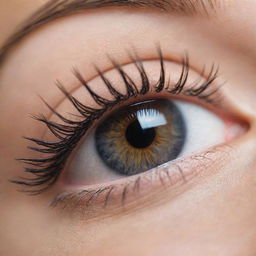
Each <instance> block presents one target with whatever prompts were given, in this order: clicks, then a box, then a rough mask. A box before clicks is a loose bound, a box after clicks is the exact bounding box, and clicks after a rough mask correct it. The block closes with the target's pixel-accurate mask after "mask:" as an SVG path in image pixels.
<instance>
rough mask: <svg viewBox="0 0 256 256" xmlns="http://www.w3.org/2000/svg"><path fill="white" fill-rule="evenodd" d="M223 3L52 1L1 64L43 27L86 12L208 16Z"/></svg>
mask: <svg viewBox="0 0 256 256" xmlns="http://www.w3.org/2000/svg"><path fill="white" fill-rule="evenodd" d="M220 3H221V1H220V0H55V1H53V0H49V1H48V2H47V3H46V4H45V5H43V6H42V7H41V8H40V9H39V10H37V11H36V12H35V13H34V14H32V15H31V16H30V17H29V18H28V19H27V20H26V21H25V22H24V23H23V24H22V25H21V26H20V28H19V29H18V30H17V31H16V32H14V33H13V34H12V35H11V36H10V37H9V39H7V41H6V42H5V43H4V45H3V46H2V47H1V48H0V64H1V63H2V62H3V60H4V59H5V57H6V55H7V54H8V52H9V51H10V49H11V48H13V47H14V46H15V45H16V44H17V43H18V42H20V41H21V40H22V39H23V38H24V37H26V36H27V35H29V34H30V33H32V32H33V31H35V30H37V29H38V28H39V27H42V26H43V25H45V24H47V23H49V22H51V21H53V20H55V19H58V18H61V17H64V16H68V15H71V14H75V13H81V12H82V11H84V10H91V9H99V8H106V7H135V8H143V9H145V8H154V9H159V10H162V11H166V12H171V13H177V14H184V15H196V14H199V15H206V16H209V15H210V14H211V13H214V12H216V10H218V9H220V7H221V4H220Z"/></svg>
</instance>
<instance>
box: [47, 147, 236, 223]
mask: <svg viewBox="0 0 256 256" xmlns="http://www.w3.org/2000/svg"><path fill="white" fill-rule="evenodd" d="M223 154H224V155H225V158H224V157H223ZM232 155H233V147H232V145H231V144H230V145H227V144H222V145H218V146H215V147H212V148H210V149H208V150H207V151H206V152H200V153H197V154H193V155H191V156H188V157H185V158H182V159H177V160H175V161H173V162H172V163H166V164H164V165H161V166H159V167H156V168H154V169H152V170H150V171H148V172H145V173H142V174H139V175H135V176H131V177H128V178H126V179H122V180H117V181H116V182H114V183H113V182H112V183H111V184H102V185H94V186H89V187H86V189H83V188H78V189H77V188H76V189H74V188H72V187H70V188H68V187H66V188H65V190H64V191H62V192H60V193H59V194H58V195H57V196H56V197H55V198H54V199H53V201H52V202H51V207H53V208H57V209H58V210H62V209H63V208H64V209H65V210H66V211H65V213H67V214H69V215H70V214H71V215H72V216H76V217H77V216H80V218H83V219H86V220H89V219H91V218H97V217H98V216H100V217H104V216H106V215H109V214H111V215H112V214H113V213H115V214H118V213H123V212H124V211H127V210H130V211H132V210H134V209H136V208H143V207H147V206H152V205H155V204H161V203H163V201H164V200H171V199H172V198H175V197H176V196H178V195H180V194H181V193H183V192H185V191H186V190H187V189H189V188H190V187H191V186H192V185H193V182H195V183H196V181H194V178H196V177H198V178H199V179H200V174H201V172H204V174H203V176H202V177H204V176H209V175H214V173H216V172H217V171H219V170H220V169H221V167H223V166H224V165H225V164H226V163H228V162H229V161H230V159H231V158H232ZM224 159H225V160H224ZM223 160H224V161H223ZM197 182H198V181H197ZM65 191H72V192H65ZM163 193H164V194H168V196H163V195H162V194H163Z"/></svg>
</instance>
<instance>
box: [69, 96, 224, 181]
mask: <svg viewBox="0 0 256 256" xmlns="http://www.w3.org/2000/svg"><path fill="white" fill-rule="evenodd" d="M172 102H173V103H174V104H175V105H176V106H177V108H178V109H179V111H180V112H181V114H182V117H183V119H184V122H185V126H186V139H185V144H184V146H183V149H182V152H181V154H180V155H179V156H178V158H181V157H185V156H187V155H190V154H193V153H195V152H198V151H201V150H204V149H207V148H209V147H211V146H214V145H217V144H220V143H223V142H224V141H225V124H224V122H223V120H221V118H219V117H218V116H217V115H215V114H214V113H212V112H210V111H208V110H207V109H205V108H204V107H201V106H199V105H196V104H193V103H189V102H185V101H181V100H172ZM139 118H140V119H141V121H143V123H145V124H147V123H150V122H149V121H150V120H148V119H146V117H145V115H143V113H141V114H140V115H139ZM164 120H165V119H164V117H161V116H160V117H159V120H157V121H159V122H160V123H161V122H164ZM150 124H151V123H150ZM151 125H152V124H151ZM122 177H123V176H122V175H121V174H117V173H115V172H113V171H112V170H110V169H109V168H108V167H106V166H105V164H104V163H103V162H102V160H101V159H100V156H99V155H98V153H97V150H96V147H95V138H94V133H91V134H90V135H89V136H88V137H87V138H86V139H85V140H84V142H83V143H82V144H81V146H80V147H79V149H78V151H77V152H75V154H74V158H73V159H72V161H71V164H70V166H69V170H68V173H67V179H68V182H69V183H71V184H85V183H86V184H87V185H90V184H99V183H104V182H109V181H112V180H116V179H118V178H122Z"/></svg>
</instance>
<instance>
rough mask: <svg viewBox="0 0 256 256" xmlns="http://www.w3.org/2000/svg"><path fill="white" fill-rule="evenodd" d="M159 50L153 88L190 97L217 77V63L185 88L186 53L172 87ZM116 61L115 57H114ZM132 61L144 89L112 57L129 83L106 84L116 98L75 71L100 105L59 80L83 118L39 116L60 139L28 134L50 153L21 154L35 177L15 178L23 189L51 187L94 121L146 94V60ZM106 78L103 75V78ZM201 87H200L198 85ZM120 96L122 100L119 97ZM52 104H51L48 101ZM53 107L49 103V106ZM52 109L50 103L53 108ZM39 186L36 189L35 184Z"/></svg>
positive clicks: (32, 191)
mask: <svg viewBox="0 0 256 256" xmlns="http://www.w3.org/2000/svg"><path fill="white" fill-rule="evenodd" d="M158 54H159V62H160V75H159V79H158V82H156V84H155V85H154V86H153V89H152V90H153V92H155V93H156V94H157V93H160V92H161V91H163V90H166V91H167V92H168V93H170V94H181V93H183V94H184V95H186V96H188V95H190V96H191V97H199V96H203V95H204V93H207V89H208V88H209V87H210V85H211V84H212V83H213V82H214V80H215V79H216V78H217V70H216V72H214V70H215V67H214V66H213V67H212V69H211V72H210V74H209V75H208V76H207V79H208V80H209V81H210V82H209V81H208V83H205V82H204V83H203V84H202V85H197V87H196V86H195V85H194V87H193V88H190V89H187V88H186V89H185V88H184V87H185V84H186V82H187V78H188V73H189V70H190V66H189V59H188V56H187V55H186V56H185V58H184V60H183V68H182V72H181V75H180V79H179V81H178V82H177V84H176V85H174V86H173V88H170V87H171V86H172V85H170V84H167V85H164V84H161V83H163V82H165V81H166V79H165V72H164V70H165V68H164V62H163V55H162V52H161V49H160V48H158ZM112 61H113V60H112ZM132 61H134V62H133V64H134V65H135V67H136V69H137V70H138V71H139V76H140V79H141V89H140V90H138V88H137V85H136V84H135V83H134V82H133V79H132V78H130V77H129V75H128V74H127V73H126V72H125V71H124V70H123V68H122V67H121V66H119V65H118V64H117V63H115V62H114V61H113V65H114V66H115V69H116V70H117V71H118V73H119V75H120V77H121V78H122V80H123V82H124V84H125V86H126V90H127V92H126V94H121V93H119V94H116V92H115V90H114V87H113V86H111V84H106V87H108V88H111V87H113V88H112V89H111V90H110V92H113V93H114V95H113V96H114V99H113V100H107V99H105V98H103V97H101V96H100V95H98V94H97V93H95V92H94V91H93V90H92V89H91V88H90V87H89V86H88V84H87V83H86V81H84V79H83V77H82V75H81V74H80V73H79V72H78V71H75V72H74V73H75V75H76V77H77V79H78V80H79V81H80V82H81V83H82V85H84V88H85V89H86V90H87V91H88V92H89V94H90V95H91V97H92V98H93V99H94V100H95V102H96V103H97V104H98V106H99V107H98V108H91V107H89V106H86V105H84V104H82V103H81V102H80V101H78V100H77V99H76V98H75V97H73V96H72V95H70V93H68V92H67V90H66V89H65V88H64V86H63V85H62V84H61V83H60V82H59V81H58V82H57V86H58V87H59V89H60V90H61V91H62V93H63V94H64V95H65V96H66V97H67V98H68V100H69V101H70V102H71V103H72V105H73V106H74V107H75V109H76V110H78V112H79V113H80V115H81V117H83V118H84V120H82V121H74V120H70V119H67V118H65V117H63V116H62V115H61V114H59V113H57V112H56V111H54V112H56V114H57V116H58V117H59V118H60V119H61V120H62V121H63V122H64V124H60V123H56V122H52V121H49V120H48V119H47V118H46V117H45V116H44V115H39V116H36V117H35V119H36V120H38V121H40V122H42V123H44V124H45V125H46V126H47V127H48V129H49V130H50V131H51V133H52V134H53V135H54V136H55V137H56V138H58V139H59V141H57V142H48V141H44V140H39V139H34V138H25V139H27V140H28V141H31V142H33V143H35V144H37V146H38V147H29V148H30V149H32V150H34V151H37V152H40V153H45V154H48V156H46V157H45V158H43V159H33V158H32V159H31V158H21V159H18V160H20V161H21V162H23V163H24V164H26V165H29V166H30V167H25V172H27V173H31V174H33V175H34V178H21V179H20V180H13V181H12V182H13V183H15V184H18V185H22V186H25V187H28V188H32V189H24V192H28V193H30V194H38V193H41V192H43V191H45V190H46V189H48V188H49V187H51V186H52V185H53V184H54V183H55V182H56V181H57V179H58V177H59V175H60V174H61V172H62V169H63V168H64V166H65V163H66V161H67V159H68V157H69V156H70V154H71V153H72V151H73V150H74V148H75V147H76V145H77V144H78V142H79V141H80V139H81V138H82V137H83V136H84V135H85V134H86V132H87V131H88V129H89V128H90V127H91V126H92V124H93V123H94V122H95V121H96V120H98V119H100V118H101V117H102V116H103V114H104V113H105V112H106V111H109V110H111V109H112V108H113V107H114V106H115V105H116V104H117V103H120V102H123V101H127V100H128V99H129V98H131V97H134V98H135V97H137V96H139V95H141V96H143V95H145V94H147V93H148V92H149V80H148V76H147V73H146V71H145V69H144V65H143V62H142V61H141V60H140V59H139V58H138V56H136V55H135V57H134V58H133V59H132ZM101 77H104V74H103V73H102V74H101ZM104 81H107V80H106V79H103V82H104ZM199 88H201V89H199ZM212 96H213V95H212V94H211V93H210V94H209V95H208V96H206V94H205V97H204V98H203V100H204V101H206V102H207V103H211V104H214V101H213V99H214V98H213V97H212ZM120 99H121V100H120ZM46 105H47V106H49V104H46ZM49 107H50V106H49ZM51 109H53V108H52V107H50V110H51ZM35 187H36V188H38V187H39V188H38V189H33V188H35Z"/></svg>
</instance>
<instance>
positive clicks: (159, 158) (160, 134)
mask: <svg viewBox="0 0 256 256" xmlns="http://www.w3.org/2000/svg"><path fill="white" fill-rule="evenodd" d="M212 131H214V133H212ZM224 135H225V125H224V122H223V121H222V120H221V119H220V118H219V117H217V116H216V115H215V114H213V113H211V112H210V111H208V110H206V109H204V108H203V107H201V106H199V105H196V104H193V103H187V102H185V101H179V100H168V99H156V100H149V101H145V102H140V103H136V104H133V105H130V106H126V107H124V108H122V109H120V110H117V111H116V112H115V113H113V114H112V115H110V116H109V117H107V118H106V119H105V120H104V121H103V122H101V123H99V124H98V126H97V128H96V129H95V131H93V132H92V133H91V135H90V136H89V137H88V138H87V139H86V140H85V141H84V143H82V144H81V145H80V148H79V150H78V151H77V152H76V154H75V158H74V159H73V160H72V162H71V164H70V167H69V168H68V169H69V170H70V172H69V173H68V182H70V183H74V184H85V185H86V184H87V185H88V184H97V183H104V182H106V181H110V180H114V179H120V178H122V177H124V176H131V175H135V174H139V173H143V172H146V171H149V170H151V169H153V168H155V167H158V166H160V165H163V164H165V163H168V162H171V161H172V160H175V159H177V158H178V157H184V156H186V155H187V154H191V153H193V152H196V151H199V150H203V149H206V148H208V147H210V146H213V145H216V144H218V143H222V142H224V141H225V136H224ZM206 137H207V139H205V138H206Z"/></svg>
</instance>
